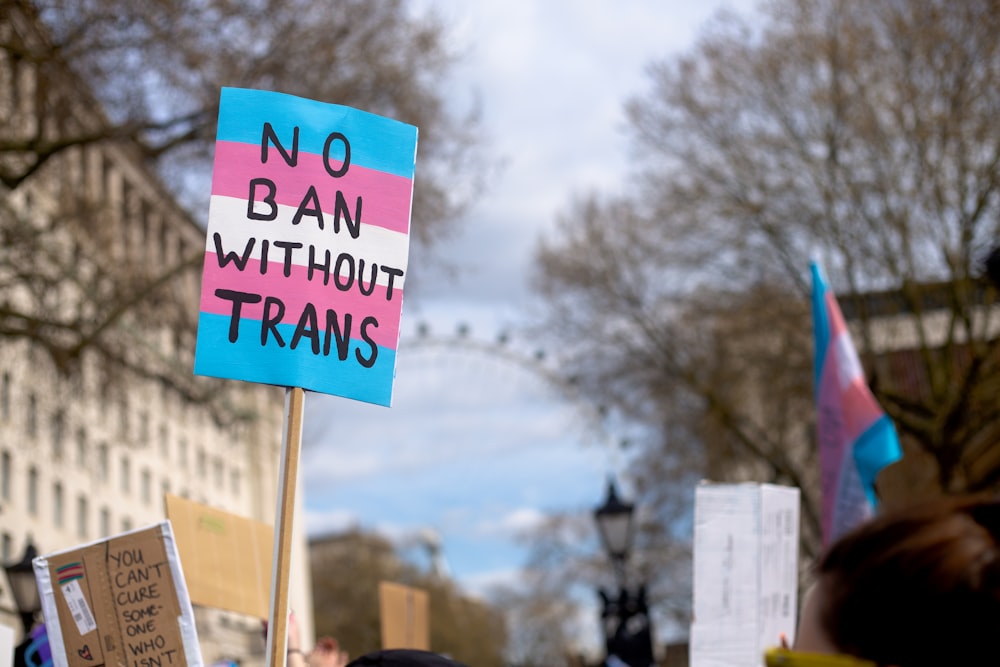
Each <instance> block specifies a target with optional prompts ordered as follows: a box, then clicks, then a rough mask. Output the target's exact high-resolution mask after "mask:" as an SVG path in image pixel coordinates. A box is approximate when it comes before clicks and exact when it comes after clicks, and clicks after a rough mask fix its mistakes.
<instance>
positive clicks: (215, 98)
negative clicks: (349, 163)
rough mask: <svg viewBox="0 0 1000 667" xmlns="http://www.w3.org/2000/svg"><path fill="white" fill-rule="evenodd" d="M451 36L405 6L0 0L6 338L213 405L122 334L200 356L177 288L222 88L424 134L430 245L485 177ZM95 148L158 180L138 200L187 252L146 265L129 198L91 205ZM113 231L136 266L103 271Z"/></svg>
mask: <svg viewBox="0 0 1000 667" xmlns="http://www.w3.org/2000/svg"><path fill="white" fill-rule="evenodd" d="M444 30H445V28H444V26H443V25H442V24H441V23H440V22H439V21H438V20H437V19H436V18H435V17H434V16H431V15H428V16H418V15H416V14H415V13H412V12H411V10H410V7H409V6H408V5H407V4H405V3H404V2H401V1H390V2H384V3H378V4H375V5H373V4H371V3H366V2H359V1H354V0H350V1H348V2H338V3H336V4H329V3H323V2H312V1H310V0H294V1H293V2H276V1H275V2H271V1H264V2H249V3H243V2H228V1H227V0H216V1H212V2H199V3H192V2H184V1H182V0H176V1H174V0H168V1H167V2H155V3H135V2H127V1H124V0H37V1H32V0H0V85H2V86H3V94H2V95H0V241H2V245H0V339H2V338H7V339H21V340H30V341H32V342H33V343H36V344H38V345H39V346H40V347H41V348H42V349H45V350H47V351H48V353H49V355H50V356H51V357H52V359H53V361H54V363H55V366H56V368H57V369H59V370H60V371H61V372H64V373H72V372H74V371H75V370H76V368H77V367H78V366H79V364H80V363H81V359H82V357H83V355H84V354H85V353H89V352H94V353H96V354H97V355H98V356H99V357H100V359H101V360H102V361H103V362H107V366H108V368H110V369H119V370H127V371H129V372H132V373H138V374H140V375H143V376H146V377H155V378H157V379H160V380H163V381H164V382H166V383H167V384H170V385H172V386H173V387H174V388H176V389H179V390H181V392H182V393H183V395H184V396H186V397H187V398H188V399H190V400H196V401H202V400H207V399H209V398H211V397H212V396H213V395H215V394H216V391H215V388H214V383H210V382H200V383H192V382H191V381H190V378H189V376H190V365H189V363H188V362H187V359H186V357H185V356H183V355H181V357H180V358H179V359H167V358H156V355H150V354H142V355H140V354H138V352H137V351H136V349H135V347H136V345H135V344H136V342H137V341H138V340H141V339H142V336H138V337H137V336H132V335H130V334H129V331H130V330H136V329H143V328H144V327H148V325H150V324H153V325H155V326H156V327H163V328H164V329H166V330H170V331H172V336H173V338H174V345H173V347H174V348H178V347H187V348H190V349H193V344H194V343H193V340H194V339H193V334H194V327H195V319H194V316H195V314H196V310H193V309H192V301H191V298H190V289H186V288H189V287H190V286H191V284H192V281H196V277H197V272H198V267H199V265H200V262H201V257H202V253H201V252H200V250H199V247H200V243H199V242H198V241H197V237H198V235H199V233H198V227H197V225H196V224H195V223H196V221H199V220H202V219H203V218H204V213H203V211H207V202H208V191H209V182H210V176H211V157H212V148H213V142H214V137H215V129H216V117H217V111H218V102H219V92H220V87H221V86H239V87H256V88H265V89H271V90H279V91H282V92H287V93H291V94H298V95H303V96H307V97H311V98H316V99H320V100H324V101H329V102H335V103H339V104H344V105H349V106H355V107H359V108H363V109H365V110H368V111H372V112H375V113H380V114H383V115H387V116H390V117H393V118H397V119H399V120H402V121H404V122H408V123H411V124H414V125H416V126H418V127H419V130H420V150H419V156H418V161H419V165H418V177H417V179H416V185H415V192H414V207H413V216H414V220H413V225H412V229H413V236H414V238H415V239H416V242H417V243H422V244H425V245H430V244H432V242H433V241H434V239H435V238H438V237H439V236H440V235H442V234H444V233H446V231H447V229H448V227H449V225H450V224H451V223H453V222H454V221H455V219H456V216H457V214H458V212H459V211H460V210H461V209H462V207H463V206H464V205H465V204H466V203H468V202H469V201H470V200H471V198H473V197H474V196H475V195H476V193H477V192H478V190H479V187H480V184H481V178H483V177H484V176H485V173H484V169H485V168H486V163H485V160H483V159H482V154H481V153H480V148H481V144H480V137H479V124H478V118H477V113H476V110H475V109H474V108H473V109H470V110H468V112H467V115H464V116H462V115H458V114H459V113H463V112H460V111H457V110H456V109H455V108H454V107H453V106H451V105H450V104H449V103H448V99H447V98H446V96H445V92H444V89H443V88H442V81H443V77H445V76H446V75H447V72H448V70H449V67H450V66H451V64H452V63H453V62H454V61H455V58H456V57H457V56H456V55H455V54H453V53H451V52H449V51H448V48H447V47H446V41H445V32H444ZM91 148H97V149H99V150H101V151H105V152H108V151H110V152H113V153H115V154H116V155H118V156H119V157H120V158H121V159H120V160H118V162H119V163H129V164H132V165H137V166H138V168H140V169H145V170H147V175H146V176H144V177H142V179H143V180H144V182H150V183H154V184H155V183H157V178H156V177H155V176H149V175H148V173H149V172H153V173H155V174H157V175H158V176H159V182H160V183H163V184H165V186H159V189H160V191H159V192H156V193H155V197H151V196H147V195H148V194H149V193H146V195H144V196H143V199H142V201H143V202H147V203H148V202H152V201H155V202H157V204H156V205H157V206H160V207H165V208H166V209H169V212H168V214H169V215H170V216H173V217H174V218H186V220H185V221H184V222H183V223H182V224H181V225H180V226H181V227H182V228H185V226H186V228H185V229H182V230H181V231H182V236H185V237H186V239H185V242H184V243H182V246H183V249H182V251H174V250H173V249H171V250H170V251H169V252H165V253H162V255H161V257H163V256H166V257H169V258H170V259H169V261H150V255H149V254H148V253H144V252H142V251H141V248H139V244H137V243H135V242H134V239H136V238H140V237H141V236H142V235H143V234H144V233H145V232H144V231H143V230H141V229H140V227H141V226H143V225H145V224H146V219H147V217H148V215H147V213H149V211H146V210H142V208H143V206H146V205H147V204H146V203H143V204H136V203H135V201H133V200H132V199H130V198H129V196H128V193H122V194H121V196H120V197H119V199H120V200H122V202H123V203H122V204H121V205H120V206H118V207H117V208H118V210H115V208H116V204H115V203H113V202H111V201H110V200H108V199H107V198H105V199H103V200H95V199H94V192H95V191H96V192H101V188H88V187H87V185H88V183H93V182H96V181H100V180H101V179H102V178H103V176H102V175H101V174H100V173H99V172H100V170H101V169H102V167H100V166H98V167H97V168H94V167H93V164H92V161H90V160H89V158H88V157H87V155H85V151H86V150H88V149H91ZM88 169H90V170H91V172H93V173H88V172H87V170H88ZM133 199H136V200H137V198H133ZM178 201H179V202H180V203H181V206H178V205H177V204H176V202H178ZM183 206H186V210H185V209H184V208H182V207H183ZM113 221H114V222H116V224H111V223H112V222H113ZM122 227H123V228H124V229H125V230H127V231H126V233H127V234H128V235H132V236H133V242H132V246H131V251H126V252H125V253H124V254H122V255H121V256H112V255H109V254H108V253H107V252H104V250H102V248H104V249H106V248H108V247H110V244H111V239H110V238H108V237H109V236H113V235H115V234H117V233H118V232H117V231H116V230H117V229H119V228H122ZM201 235H202V236H203V232H202V233H201ZM144 242H145V243H147V244H162V239H144ZM125 260H127V261H125ZM411 284H412V283H411Z"/></svg>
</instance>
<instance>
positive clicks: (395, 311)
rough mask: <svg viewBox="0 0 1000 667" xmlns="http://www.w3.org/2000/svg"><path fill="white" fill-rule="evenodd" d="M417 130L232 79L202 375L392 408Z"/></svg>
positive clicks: (222, 122) (212, 229)
mask: <svg viewBox="0 0 1000 667" xmlns="http://www.w3.org/2000/svg"><path fill="white" fill-rule="evenodd" d="M416 150H417V128H416V127H414V126H412V125H406V124H405V123H400V122H398V121H395V120H391V119H389V118H384V117H381V116H376V115H374V114H371V113H367V112H364V111H359V110H357V109H351V108H348V107H343V106H338V105H335V104H326V103H322V102H317V101H313V100H307V99H303V98H300V97H294V96H291V95H285V94H282V93H274V92H266V91H260V90H247V89H240V88H223V89H222V95H221V99H220V104H219V129H218V135H217V137H216V144H215V164H214V170H213V175H212V199H211V204H210V206H209V213H208V232H207V234H206V243H205V265H204V272H203V277H202V290H201V308H200V314H199V317H198V340H197V344H196V347H195V362H194V372H195V373H196V374H199V375H209V376H213V377H221V378H229V379H235V380H246V381H249V382H260V383H264V384H273V385H279V386H285V387H301V388H303V389H308V390H312V391H318V392H322V393H326V394H335V395H338V396H344V397H347V398H353V399H357V400H361V401H366V402H369V403H376V404H379V405H389V404H390V402H391V398H392V381H393V376H394V374H395V366H396V347H397V343H398V341H399V318H400V314H401V309H402V304H403V285H404V282H405V278H406V264H407V257H408V251H409V230H410V208H411V203H412V201H413V174H414V169H415V163H416Z"/></svg>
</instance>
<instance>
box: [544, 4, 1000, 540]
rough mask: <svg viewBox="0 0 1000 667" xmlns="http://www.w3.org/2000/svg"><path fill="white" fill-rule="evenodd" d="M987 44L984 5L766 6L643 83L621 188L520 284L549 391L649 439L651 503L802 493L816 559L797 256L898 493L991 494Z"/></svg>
mask: <svg viewBox="0 0 1000 667" xmlns="http://www.w3.org/2000/svg"><path fill="white" fill-rule="evenodd" d="M998 28H1000V3H997V2H995V1H993V0H972V1H970V2H965V3H960V4H955V3H948V2H945V1H944V0H912V1H910V2H905V3H904V2H895V1H894V0H873V1H870V2H858V1H854V0H776V1H774V2H771V3H769V4H767V6H766V7H765V8H764V10H763V13H762V15H761V17H760V20H759V21H758V20H755V21H754V23H752V24H751V23H749V22H748V21H747V20H745V19H740V18H739V17H735V16H721V17H719V18H717V20H716V21H715V22H713V23H712V24H711V25H710V26H709V27H708V29H706V31H705V32H704V33H703V36H702V37H701V39H700V40H699V42H698V43H697V45H696V46H695V47H694V48H693V49H692V50H691V51H690V52H689V53H687V54H685V55H683V56H681V57H679V58H676V59H670V60H666V61H663V62H658V63H655V64H653V65H652V66H651V67H650V69H649V74H650V82H651V87H650V89H649V91H648V92H647V93H645V94H644V95H642V96H641V97H638V98H636V99H635V100H633V101H632V102H630V104H629V105H628V112H629V118H630V129H631V131H632V133H633V135H634V139H635V145H636V156H637V160H638V162H637V163H638V164H639V165H640V170H639V174H638V178H637V179H636V180H637V182H638V184H639V185H638V187H637V188H636V190H635V191H633V192H629V193H627V194H626V196H624V197H623V198H621V199H619V200H603V199H602V198H600V197H599V196H594V197H592V198H590V199H588V200H584V201H582V202H577V203H576V204H575V205H574V206H573V208H572V209H571V210H570V212H569V213H568V214H567V215H566V216H564V218H563V219H562V221H561V226H560V229H559V235H558V236H556V237H554V238H553V239H549V240H546V241H544V242H543V243H542V245H541V247H540V249H539V252H538V271H539V273H540V280H539V284H541V285H543V286H544V289H545V299H546V303H547V305H548V306H549V311H548V312H549V313H550V314H551V319H550V320H547V321H546V323H547V324H548V325H549V327H550V330H551V327H552V325H553V323H558V331H559V332H560V334H561V335H562V336H564V337H565V338H564V339H563V340H564V341H565V340H567V339H568V340H570V341H572V342H573V345H569V346H567V345H565V343H564V342H563V343H562V349H563V350H565V352H566V355H567V359H566V361H565V363H564V368H565V369H566V373H567V374H570V375H572V376H573V377H574V378H576V379H578V380H579V381H580V382H581V386H583V387H585V388H586V389H587V390H588V391H589V392H590V394H591V395H592V396H594V397H595V400H598V401H600V402H601V403H602V404H607V403H608V402H609V401H611V402H613V404H614V405H615V406H616V407H617V408H619V409H621V410H623V411H624V412H626V413H627V414H628V415H629V416H630V417H632V418H633V419H635V420H637V421H639V422H640V423H642V424H644V425H646V426H647V427H648V433H649V436H648V439H647V440H646V441H644V442H640V443H638V444H639V446H640V450H639V452H640V455H639V456H638V458H637V464H636V466H635V469H636V471H637V476H639V477H640V479H642V480H643V481H644V485H645V488H647V489H649V490H650V493H651V494H653V495H655V494H656V493H657V491H656V490H657V488H658V487H662V485H664V484H666V483H668V482H669V481H670V480H671V479H675V478H674V477H670V476H668V475H667V474H666V473H664V472H661V471H659V467H660V465H661V463H662V462H664V461H666V462H667V463H668V464H669V465H671V467H673V468H676V466H677V465H678V464H680V465H682V466H683V465H687V466H690V467H691V468H693V469H695V470H697V471H699V472H701V473H705V474H711V475H712V476H713V477H715V478H717V479H723V480H725V479H730V480H732V479H746V478H755V479H760V480H765V481H770V480H773V481H783V482H788V483H793V484H797V485H800V486H802V487H803V491H804V492H805V496H806V497H805V501H806V502H805V505H804V508H803V509H804V512H803V517H804V528H805V531H804V533H803V535H804V538H805V541H804V547H805V553H806V555H808V554H809V553H811V552H812V551H813V550H814V549H815V547H816V545H817V543H818V542H817V536H818V531H817V528H818V523H817V516H818V515H817V511H816V503H817V500H818V498H817V490H816V484H815V474H816V473H815V463H814V460H813V456H812V454H811V452H812V450H814V444H813V441H814V434H813V427H812V423H813V407H812V369H811V359H812V343H811V325H810V320H809V311H808V293H809V284H808V263H809V260H810V258H818V259H819V260H820V261H821V262H822V263H823V265H824V266H825V268H826V272H827V274H828V276H829V277H830V278H831V281H832V283H833V287H834V289H835V290H836V292H837V293H838V296H839V297H840V300H841V305H842V307H843V308H844V310H845V312H847V313H848V314H849V316H850V317H851V318H852V320H853V322H854V323H855V325H856V327H857V328H856V330H855V334H854V335H855V342H856V343H857V344H858V346H859V347H860V349H861V352H862V356H863V359H864V361H865V363H866V366H867V371H868V377H869V379H870V381H871V384H872V386H873V389H874V390H875V393H876V396H877V398H878V399H879V400H880V402H881V403H882V405H883V406H884V407H885V408H886V410H887V411H888V412H889V414H890V416H891V417H892V418H893V419H894V421H895V422H896V425H897V427H898V429H899V431H900V433H901V435H902V436H903V441H904V448H905V450H906V457H905V459H904V460H905V461H908V462H910V463H913V462H918V463H919V466H918V467H921V469H924V470H925V469H926V468H925V464H928V463H930V464H932V467H931V470H932V472H931V473H930V475H929V476H928V475H927V474H924V473H919V474H918V473H916V472H913V471H912V470H911V471H909V472H908V473H906V475H909V478H910V479H915V478H917V477H920V478H921V479H923V481H925V482H928V481H929V482H933V483H929V484H928V485H927V486H926V487H921V488H922V489H925V490H929V491H930V492H938V493H940V492H954V491H959V490H967V489H978V488H991V487H993V486H995V485H996V484H997V481H998V479H1000V467H998V466H997V465H996V462H995V460H994V459H993V457H992V456H991V455H990V452H991V451H992V450H995V447H994V446H993V444H994V442H995V439H996V434H997V427H996V424H997V418H998V417H1000V415H998V412H997V410H998V405H997V403H996V401H995V400H994V399H993V398H992V397H995V395H996V392H995V384H996V381H997V377H998V374H997V366H996V364H997V362H998V356H997V350H996V341H997V338H996V331H997V329H996V324H997V323H996V320H995V317H994V316H992V315H991V313H992V308H991V306H992V305H993V303H994V299H995V294H994V292H993V291H992V290H991V289H990V288H988V287H987V286H986V285H985V284H984V282H983V280H982V278H981V262H982V260H983V258H984V257H985V256H986V254H987V252H988V250H989V248H990V247H992V246H993V245H994V244H995V241H996V238H997V233H998V231H1000V229H998V224H1000V199H998V185H1000V168H998V166H1000V126H998V125H997V123H996V122H995V118H996V116H997V112H998V111H1000V85H998V84H1000V46H998V44H997V43H996V40H995V38H994V37H993V35H995V34H996V31H997V29H998ZM903 371H905V372H903ZM902 468H905V466H902ZM900 474H902V473H900ZM904 476H905V475H904ZM928 477H929V479H928ZM903 486H904V485H901V484H896V485H894V486H893V485H886V490H887V495H889V496H892V495H893V493H895V494H898V493H900V492H901V491H906V492H910V493H912V491H913V489H912V488H910V489H903ZM890 487H891V491H892V492H891V493H890ZM677 501H678V498H676V494H675V497H673V498H672V499H671V502H677ZM680 501H683V499H680Z"/></svg>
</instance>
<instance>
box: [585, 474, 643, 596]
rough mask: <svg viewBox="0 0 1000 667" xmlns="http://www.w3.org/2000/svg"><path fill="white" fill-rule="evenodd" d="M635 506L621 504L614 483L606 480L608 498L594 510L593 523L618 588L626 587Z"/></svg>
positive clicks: (611, 480)
mask: <svg viewBox="0 0 1000 667" xmlns="http://www.w3.org/2000/svg"><path fill="white" fill-rule="evenodd" d="M634 510H635V505H633V504H632V503H625V502H622V501H621V499H620V498H619V497H618V490H617V489H616V488H615V481H614V480H613V479H609V480H608V496H607V498H605V499H604V504H603V505H601V506H600V507H598V508H596V509H595V510H594V522H595V523H596V524H597V532H598V533H600V535H601V543H602V544H603V545H604V551H605V552H607V554H608V557H609V558H610V559H611V563H612V566H613V567H614V568H615V578H616V580H617V582H618V586H619V587H624V586H625V585H626V580H625V561H627V560H628V553H629V549H630V548H631V547H632V513H633V512H634Z"/></svg>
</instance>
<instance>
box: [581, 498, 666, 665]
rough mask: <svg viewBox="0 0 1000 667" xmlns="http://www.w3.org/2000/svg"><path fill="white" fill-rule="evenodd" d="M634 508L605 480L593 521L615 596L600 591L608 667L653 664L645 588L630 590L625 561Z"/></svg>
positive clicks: (630, 535)
mask: <svg viewBox="0 0 1000 667" xmlns="http://www.w3.org/2000/svg"><path fill="white" fill-rule="evenodd" d="M634 511H635V505H633V504H632V503H628V502H624V501H622V500H621V499H620V498H619V497H618V490H617V488H615V482H614V480H613V479H612V480H609V481H608V495H607V497H606V498H605V499H604V503H603V504H602V505H600V506H599V507H597V508H596V509H594V522H595V523H596V524H597V532H598V533H599V534H600V536H601V544H602V545H603V546H604V551H605V552H606V553H607V555H608V558H609V559H610V560H611V565H612V567H613V568H614V572H615V582H616V583H617V584H618V593H617V595H613V594H610V593H608V592H607V591H605V590H604V589H603V588H602V589H598V591H597V592H598V595H600V597H601V603H602V606H601V621H602V625H603V626H604V648H605V652H606V657H605V661H604V664H605V665H607V666H608V667H650V666H651V665H653V664H654V660H653V642H652V632H651V630H650V623H649V608H648V606H647V604H646V587H645V585H639V586H638V587H637V588H636V589H635V590H633V589H631V588H630V587H629V581H628V570H627V569H626V564H627V562H628V557H629V552H630V550H631V548H632V537H633V523H632V517H633V514H634Z"/></svg>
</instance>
